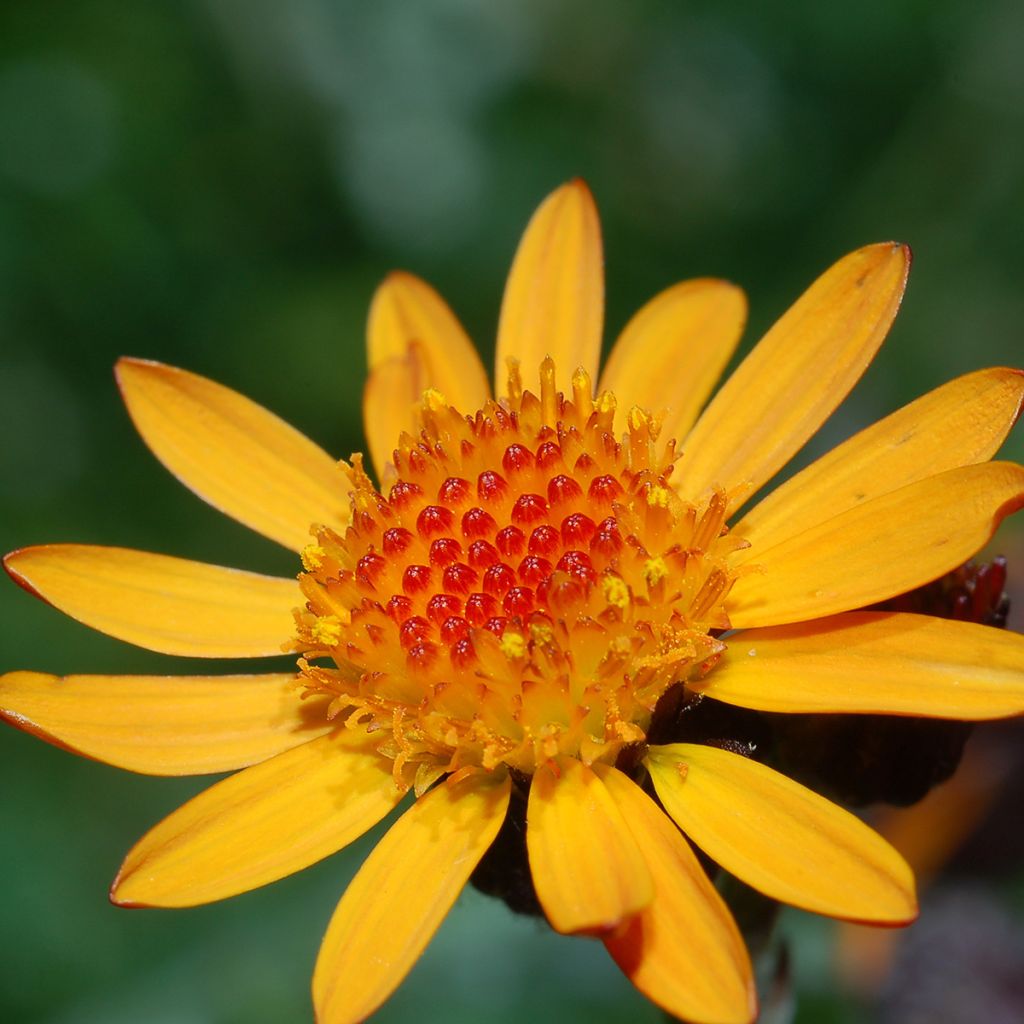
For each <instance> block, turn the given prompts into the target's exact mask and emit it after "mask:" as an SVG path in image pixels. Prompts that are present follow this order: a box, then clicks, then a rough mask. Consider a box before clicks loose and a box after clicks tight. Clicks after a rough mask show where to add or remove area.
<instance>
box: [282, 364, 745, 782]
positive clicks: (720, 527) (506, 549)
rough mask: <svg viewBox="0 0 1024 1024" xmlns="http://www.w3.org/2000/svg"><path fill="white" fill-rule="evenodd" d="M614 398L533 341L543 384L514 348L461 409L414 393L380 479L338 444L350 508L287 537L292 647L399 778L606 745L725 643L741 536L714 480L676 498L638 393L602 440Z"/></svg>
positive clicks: (589, 754)
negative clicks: (732, 531) (307, 535)
mask: <svg viewBox="0 0 1024 1024" xmlns="http://www.w3.org/2000/svg"><path fill="white" fill-rule="evenodd" d="M614 414H615V399H614V397H613V396H612V395H611V394H610V393H607V392H606V393H603V394H601V395H599V396H598V397H597V398H596V399H594V398H592V397H591V385H590V380H589V379H588V378H587V375H586V374H585V373H583V372H582V371H578V372H577V374H576V375H575V377H574V379H573V395H572V398H571V399H570V398H566V397H564V396H563V395H562V394H561V393H560V392H556V391H555V386H554V367H553V365H552V364H551V361H550V360H546V361H545V363H544V365H543V367H542V372H541V394H540V396H536V395H533V394H531V393H530V392H528V391H527V392H524V391H523V390H522V388H521V386H520V384H519V377H518V373H517V372H516V370H515V368H514V367H513V368H512V370H511V372H510V375H509V387H508V398H507V399H505V400H503V401H502V402H500V403H498V402H494V401H492V402H489V403H488V404H487V405H486V406H485V407H484V408H483V409H482V410H480V411H479V412H476V413H475V414H473V415H471V416H466V415H463V414H461V413H459V412H458V411H457V410H455V409H453V408H451V407H449V406H448V405H447V403H446V402H445V401H444V399H443V398H442V396H440V395H439V394H437V393H436V392H427V393H426V394H425V395H424V398H423V403H422V409H421V419H422V424H423V430H422V432H421V434H420V436H419V438H413V437H410V436H409V435H403V436H402V438H401V439H400V440H399V447H398V449H397V450H396V451H395V453H394V472H393V474H392V476H391V479H392V481H393V482H392V483H391V485H390V488H389V489H388V493H387V497H386V498H385V497H384V496H383V495H382V494H381V493H379V492H378V491H377V490H376V489H375V488H374V486H373V484H372V483H371V481H370V479H369V478H368V477H367V476H366V474H365V473H364V472H363V470H362V467H361V464H360V462H359V460H358V459H356V460H355V462H354V467H353V469H352V475H353V482H354V484H355V489H354V491H353V495H352V520H351V526H350V527H349V529H348V531H347V532H346V534H345V536H339V535H338V534H337V533H335V532H333V531H332V530H329V529H327V528H318V529H317V530H316V540H315V543H313V544H311V545H310V546H309V547H308V548H307V549H306V550H305V552H304V553H303V564H304V568H305V570H306V571H305V572H304V573H303V574H302V575H301V577H300V583H301V587H302V591H303V594H304V595H305V597H306V599H307V605H306V607H305V608H304V609H301V610H299V611H298V612H297V613H296V620H297V624H298V638H297V640H296V644H295V646H296V648H297V649H299V650H300V651H302V652H303V653H304V655H305V657H304V658H303V659H302V660H301V661H300V666H301V669H302V672H303V674H304V676H305V682H306V685H307V687H308V689H309V690H310V691H312V692H316V693H327V694H329V695H330V696H331V697H332V698H333V701H332V703H331V714H332V715H338V714H345V715H347V724H348V725H350V726H352V727H355V728H361V729H366V728H369V729H370V731H376V732H378V733H379V734H380V739H381V745H380V750H381V753H383V754H385V755H386V756H388V757H391V758H392V759H393V760H394V764H395V778H396V780H403V779H405V780H408V779H409V778H410V775H409V772H413V776H412V777H414V778H415V783H416V786H417V788H418V789H422V788H425V787H426V786H427V785H429V784H430V783H431V782H432V781H433V780H434V779H436V778H437V777H438V776H439V775H441V774H442V773H445V772H452V771H459V770H460V769H463V768H473V767H479V768H484V769H494V768H497V767H498V766H500V765H502V764H507V765H509V766H510V767H513V768H516V769H518V770H520V771H523V772H527V773H532V772H533V771H534V769H535V768H536V767H537V766H538V765H539V764H541V763H543V762H545V761H547V760H549V759H551V758H554V757H557V756H559V755H569V756H575V757H579V758H581V759H582V760H584V761H585V762H587V763H591V762H593V761H596V760H600V761H606V762H607V761H611V760H614V758H615V756H616V754H617V753H618V751H619V749H620V748H621V747H622V746H623V745H624V744H628V743H633V742H638V741H642V740H643V739H644V736H645V730H646V728H647V727H648V725H649V723H650V719H651V713H652V711H653V710H654V706H655V704H656V703H657V701H658V698H659V697H660V696H661V695H662V694H663V693H664V692H665V690H666V689H668V687H670V686H671V685H673V684H674V683H676V682H679V681H682V680H686V679H687V678H688V677H690V676H691V675H695V674H699V673H700V672H702V671H704V670H706V667H707V665H708V664H709V663H711V662H713V661H714V660H715V659H716V658H717V656H718V654H719V653H720V652H721V650H722V649H723V645H722V643H721V641H719V640H717V639H716V638H715V635H714V633H717V631H720V630H723V629H726V628H728V625H729V623H728V620H727V618H726V615H725V611H724V608H723V601H724V599H725V597H726V595H727V593H728V591H729V588H730V586H731V585H732V581H733V577H734V572H732V571H731V570H730V569H729V566H728V561H729V555H730V553H731V552H733V551H735V550H736V549H737V548H738V547H741V546H743V545H742V541H738V540H736V539H735V538H733V537H731V536H729V535H728V533H727V531H726V529H725V527H724V522H723V521H724V515H725V509H726V496H725V495H724V494H722V493H715V494H712V495H711V496H710V498H709V499H708V500H707V501H706V502H704V503H703V504H702V505H700V506H694V505H692V504H688V503H686V502H683V501H681V500H680V499H679V497H678V496H677V495H676V493H675V492H674V491H673V490H672V488H671V486H670V484H669V480H668V478H669V474H670V473H671V470H672V465H673V463H674V461H675V446H674V443H673V442H669V443H668V444H667V445H659V444H658V443H657V433H658V428H657V424H656V422H655V421H654V420H653V418H652V417H651V416H650V415H649V414H647V413H644V412H642V411H640V410H639V409H634V410H632V411H631V412H630V413H629V415H628V417H627V430H626V432H625V433H624V435H623V436H622V437H621V438H618V439H617V438H616V437H615V436H614V434H613V426H612V423H613V418H614ZM324 658H329V659H331V661H332V662H333V665H330V666H328V665H326V664H324V663H323V662H322V660H320V661H319V663H314V662H313V661H312V659H324Z"/></svg>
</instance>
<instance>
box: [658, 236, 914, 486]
mask: <svg viewBox="0 0 1024 1024" xmlns="http://www.w3.org/2000/svg"><path fill="white" fill-rule="evenodd" d="M909 268H910V250H909V249H907V248H906V246H900V245H896V244H894V243H892V242H884V243H882V244H880V245H869V246H867V247H866V248H864V249H858V250H857V251H856V252H853V253H851V254H850V255H849V256H846V257H844V258H843V259H841V260H840V261H839V262H838V263H836V264H835V265H834V266H832V267H831V268H830V269H829V270H827V271H825V273H824V274H822V276H821V277H819V278H818V280H817V281H815V282H814V284H812V285H811V287H810V288H809V289H808V290H807V291H806V292H804V294H803V295H802V296H801V297H800V298H799V299H798V300H797V301H796V303H795V304H794V305H793V306H792V307H791V308H790V310H789V311H788V312H787V313H785V314H784V315H783V317H782V319H781V320H779V321H778V322H777V323H776V324H775V326H774V327H772V328H771V330H770V331H769V332H768V333H767V334H766V335H765V336H764V338H762V339H761V341H760V342H759V343H758V345H757V346H756V347H755V348H754V350H753V351H752V352H751V353H750V355H748V356H747V358H746V359H744V360H743V362H742V363H741V364H740V366H739V367H738V369H737V370H736V372H735V373H734V374H733V375H732V376H731V377H730V378H729V380H728V381H726V383H725V385H724V386H723V387H722V389H721V390H720V391H719V392H718V394H717V395H716V396H715V397H714V398H713V399H712V401H711V404H710V405H709V406H708V407H707V409H705V410H704V413H703V414H702V415H701V417H700V419H699V420H698V421H697V424H696V426H695V427H694V428H693V430H692V432H691V433H690V436H689V437H688V438H687V439H686V442H685V445H684V450H685V453H686V457H685V458H684V459H683V460H682V461H681V462H680V464H679V476H678V478H674V480H676V481H677V482H676V486H677V488H678V489H679V491H680V493H682V494H683V495H684V496H686V497H691V498H699V497H700V496H701V495H702V494H703V493H705V492H706V491H707V490H708V489H710V488H712V487H722V488H725V489H726V490H727V491H731V490H733V489H736V490H737V493H739V494H740V495H741V496H747V495H750V494H752V493H753V492H754V491H756V490H757V489H758V488H759V487H760V486H761V485H762V484H763V483H764V482H765V481H766V480H768V479H769V478H770V477H772V476H773V475H774V473H775V472H776V470H778V469H780V468H781V467H782V466H784V465H785V464H786V463H787V462H788V461H789V459H790V458H791V457H792V456H793V454H794V453H795V452H797V451H799V450H800V448H802V447H803V445H804V442H805V441H806V440H807V439H808V438H809V437H810V436H811V435H812V434H813V433H814V432H815V431H816V430H817V429H818V427H820V426H821V424H822V423H823V422H824V421H825V420H826V419H827V418H828V417H829V415H831V413H832V411H833V410H834V409H835V408H836V406H837V405H839V403H840V402H841V401H842V400H843V399H844V398H845V397H846V394H847V392H848V391H849V390H850V388H852V387H853V385H854V384H855V383H856V382H857V380H858V379H859V378H860V375H861V374H862V373H863V372H864V369H865V367H867V365H868V363H870V362H871V360H872V358H874V355H875V352H876V351H877V350H878V346H879V345H881V343H882V341H883V339H884V338H885V335H886V334H887V333H888V330H889V326H890V325H891V324H892V321H893V318H894V317H895V316H896V310H897V309H898V308H899V304H900V300H901V299H902V297H903V289H904V287H905V286H906V281H907V272H908V270H909Z"/></svg>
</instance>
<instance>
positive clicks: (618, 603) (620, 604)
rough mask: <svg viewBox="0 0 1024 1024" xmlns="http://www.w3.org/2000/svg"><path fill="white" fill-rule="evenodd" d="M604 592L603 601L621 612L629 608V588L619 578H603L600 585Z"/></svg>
mask: <svg viewBox="0 0 1024 1024" xmlns="http://www.w3.org/2000/svg"><path fill="white" fill-rule="evenodd" d="M601 589H602V590H603V591H604V599H605V600H606V601H607V602H608V603H609V604H610V605H614V606H615V607H616V608H618V609H620V610H621V611H625V610H626V609H627V608H628V607H629V587H627V586H626V583H625V580H623V579H622V577H621V576H605V578H604V581H603V582H602V584H601Z"/></svg>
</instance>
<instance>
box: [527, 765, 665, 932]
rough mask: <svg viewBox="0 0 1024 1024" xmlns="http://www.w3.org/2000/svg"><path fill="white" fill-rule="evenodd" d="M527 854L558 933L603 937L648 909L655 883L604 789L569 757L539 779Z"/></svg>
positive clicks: (545, 770)
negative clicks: (583, 933) (589, 934)
mask: <svg viewBox="0 0 1024 1024" xmlns="http://www.w3.org/2000/svg"><path fill="white" fill-rule="evenodd" d="M526 847H527V850H528V852H529V856H530V873H531V874H532V875H533V882H534V885H535V886H536V889H537V897H538V898H539V899H540V904H541V906H542V907H543V908H544V913H545V914H546V915H547V918H548V920H549V921H550V922H551V927H552V928H554V929H555V931H559V932H565V933H574V932H587V933H591V934H602V933H605V932H608V931H611V930H612V929H613V928H615V927H617V926H618V925H619V924H620V923H621V922H622V921H623V920H625V919H626V918H627V917H630V916H631V915H632V914H635V913H637V911H640V910H643V908H644V907H646V906H647V905H648V904H649V903H650V902H651V898H652V897H653V895H654V883H653V882H652V880H651V873H650V871H648V870H647V864H646V862H645V861H644V858H643V854H642V853H641V852H640V848H639V847H638V846H637V844H636V842H635V841H634V840H633V838H632V835H631V834H630V832H629V829H628V827H627V825H626V822H625V820H624V819H623V816H622V812H621V811H620V810H619V809H618V807H617V806H616V805H615V801H614V800H613V799H612V798H611V796H610V795H609V793H608V790H607V789H606V788H605V786H604V783H602V782H601V780H600V779H599V778H598V777H597V776H596V775H595V774H594V772H593V771H592V770H591V769H590V768H587V767H586V766H585V765H584V764H582V763H581V762H580V761H577V760H575V759H574V758H564V759H563V760H561V761H559V762H558V774H557V775H556V774H555V771H553V770H552V769H551V768H549V767H545V768H541V769H540V770H538V771H537V773H536V774H535V775H534V776H533V782H532V783H531V785H530V798H529V802H528V804H527V811H526Z"/></svg>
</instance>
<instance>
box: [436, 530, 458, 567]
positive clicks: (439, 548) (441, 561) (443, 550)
mask: <svg viewBox="0 0 1024 1024" xmlns="http://www.w3.org/2000/svg"><path fill="white" fill-rule="evenodd" d="M461 557H462V545H461V544H460V543H459V542H458V541H457V540H456V539H455V538H454V537H438V538H437V540H434V541H431V542H430V564H431V565H436V566H437V567H438V568H439V569H440V568H443V567H444V566H446V565H451V563H452V562H457V561H458V560H459V558H461Z"/></svg>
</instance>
